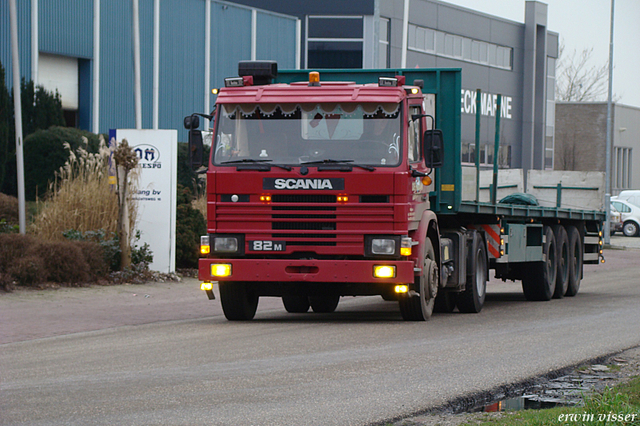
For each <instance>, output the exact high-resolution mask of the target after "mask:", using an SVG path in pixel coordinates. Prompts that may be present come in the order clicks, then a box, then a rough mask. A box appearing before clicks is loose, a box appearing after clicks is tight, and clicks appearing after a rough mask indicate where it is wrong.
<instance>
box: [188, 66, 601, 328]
mask: <svg viewBox="0 0 640 426" xmlns="http://www.w3.org/2000/svg"><path fill="white" fill-rule="evenodd" d="M460 79H461V72H460V70H451V69H399V70H391V69H386V70H327V71H322V72H320V73H318V72H308V71H300V70H290V71H280V72H278V70H277V64H276V63H275V62H272V61H245V62H241V63H240V65H239V76H238V77H233V78H227V79H225V87H224V88H221V89H220V91H219V94H218V97H217V101H216V108H215V110H214V112H213V113H212V114H211V116H209V118H211V119H212V120H213V129H212V130H213V138H212V146H211V155H210V158H208V159H206V164H205V165H206V167H207V171H206V184H207V232H208V235H206V236H203V237H202V239H201V253H202V258H201V259H200V261H199V278H200V280H202V281H203V284H202V287H201V288H202V289H203V290H205V291H206V293H207V295H208V296H209V299H214V298H215V296H214V293H213V285H214V283H215V282H217V283H218V286H219V293H220V299H221V303H222V308H223V311H224V314H225V316H226V318H227V319H229V320H250V319H252V318H253V317H254V315H255V312H256V307H257V305H258V300H259V298H260V297H266V296H270V297H281V298H282V301H283V304H284V308H285V309H286V310H287V311H288V312H295V313H301V312H307V311H308V310H309V308H311V309H312V310H313V311H314V312H323V313H329V312H333V311H334V310H335V309H336V307H337V305H338V303H339V300H340V297H343V296H361V295H380V296H382V297H383V298H384V299H385V300H397V302H398V305H399V308H400V313H401V314H402V317H403V318H404V319H405V320H409V321H424V320H427V319H429V318H430V316H431V314H432V312H434V310H435V311H445V312H451V311H453V310H454V309H455V307H457V308H458V310H459V311H460V312H474V313H477V312H480V310H481V309H482V306H483V304H484V300H485V295H486V286H487V280H488V278H489V270H490V269H494V270H495V276H496V277H498V278H502V279H503V280H507V279H509V280H521V281H522V288H523V291H524V294H525V296H526V298H527V299H529V300H549V299H551V298H552V297H556V298H560V297H563V296H574V295H575V294H576V293H577V292H578V289H579V285H580V280H581V277H582V265H583V263H598V262H599V261H600V260H601V258H602V250H601V248H602V242H603V241H602V223H603V220H604V218H605V215H604V213H603V212H602V211H599V210H593V209H592V210H587V209H575V208H571V209H569V208H562V207H559V206H556V207H542V206H539V205H525V204H508V203H503V202H502V203H496V202H493V203H491V202H480V201H479V200H477V199H476V200H473V201H468V200H463V197H462V187H463V177H462V167H461V152H460V151H461V147H460V133H461V129H460V114H461V112H460V109H461V108H460V93H461V90H460ZM201 115H202V114H201ZM205 116H206V115H205ZM198 121H199V120H198V119H197V115H196V114H194V115H192V116H189V117H186V118H185V127H186V128H187V129H189V144H190V152H191V155H192V158H191V160H192V165H194V166H195V167H198V166H200V165H201V163H202V158H201V156H202V134H201V132H200V131H199V130H198V129H197V128H198V124H199V123H198ZM476 182H477V181H476ZM476 184H477V183H476Z"/></svg>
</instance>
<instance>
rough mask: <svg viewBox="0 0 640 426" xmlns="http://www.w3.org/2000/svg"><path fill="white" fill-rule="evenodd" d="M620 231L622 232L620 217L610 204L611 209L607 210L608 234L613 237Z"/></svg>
mask: <svg viewBox="0 0 640 426" xmlns="http://www.w3.org/2000/svg"><path fill="white" fill-rule="evenodd" d="M620 231H622V215H621V214H620V212H619V211H618V210H616V208H615V206H614V205H613V204H611V209H610V210H609V233H610V234H611V235H613V234H615V233H616V232H620Z"/></svg>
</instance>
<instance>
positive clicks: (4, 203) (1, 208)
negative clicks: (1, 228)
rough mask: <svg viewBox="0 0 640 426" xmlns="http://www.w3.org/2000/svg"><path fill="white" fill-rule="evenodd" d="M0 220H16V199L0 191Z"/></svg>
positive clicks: (14, 221)
mask: <svg viewBox="0 0 640 426" xmlns="http://www.w3.org/2000/svg"><path fill="white" fill-rule="evenodd" d="M0 220H5V221H6V222H7V223H9V224H12V223H17V222H18V199H17V198H16V197H12V196H10V195H6V194H2V193H0Z"/></svg>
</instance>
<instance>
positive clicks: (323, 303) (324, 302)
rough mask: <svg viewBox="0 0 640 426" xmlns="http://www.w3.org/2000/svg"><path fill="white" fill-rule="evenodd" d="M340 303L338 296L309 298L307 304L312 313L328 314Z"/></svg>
mask: <svg viewBox="0 0 640 426" xmlns="http://www.w3.org/2000/svg"><path fill="white" fill-rule="evenodd" d="M339 302H340V296H339V295H331V296H309V304H310V305H311V309H313V312H315V313H317V314H330V313H331V312H334V311H335V310H336V308H337V307H338V303H339Z"/></svg>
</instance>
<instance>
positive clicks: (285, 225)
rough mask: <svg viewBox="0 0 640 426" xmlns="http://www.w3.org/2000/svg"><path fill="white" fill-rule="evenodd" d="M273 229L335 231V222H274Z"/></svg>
mask: <svg viewBox="0 0 640 426" xmlns="http://www.w3.org/2000/svg"><path fill="white" fill-rule="evenodd" d="M271 229H278V230H284V229H296V230H305V231H335V230H336V223H335V222H273V223H271Z"/></svg>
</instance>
